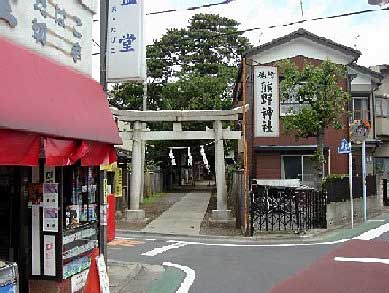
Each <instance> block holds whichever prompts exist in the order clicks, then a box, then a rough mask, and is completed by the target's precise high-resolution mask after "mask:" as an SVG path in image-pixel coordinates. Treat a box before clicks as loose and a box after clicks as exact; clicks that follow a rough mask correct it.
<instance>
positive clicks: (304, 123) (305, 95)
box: [278, 60, 350, 166]
mask: <svg viewBox="0 0 389 293" xmlns="http://www.w3.org/2000/svg"><path fill="white" fill-rule="evenodd" d="M278 65H279V67H280V69H281V72H282V73H283V80H282V81H281V85H280V88H281V98H282V99H284V100H287V99H289V98H290V97H291V96H293V97H294V98H295V99H296V100H297V101H298V103H300V104H301V105H302V107H301V110H300V111H299V112H297V113H296V112H295V113H291V115H286V116H285V117H284V120H283V126H284V128H285V130H286V131H287V132H289V133H291V134H294V135H295V136H296V138H297V139H299V138H308V137H316V139H317V145H318V150H317V159H318V161H319V162H320V163H321V165H322V166H323V164H324V162H325V161H324V155H323V149H324V132H325V129H327V128H329V127H333V128H335V129H340V128H342V127H343V124H344V121H345V119H344V117H345V113H346V105H347V102H348V101H349V98H350V97H349V94H348V93H347V92H346V91H344V90H343V89H342V88H341V86H340V81H341V80H342V79H345V78H346V68H345V67H344V66H341V65H337V64H334V63H332V62H330V61H328V60H327V61H323V62H322V63H321V64H320V65H318V66H314V65H311V64H308V63H306V64H304V66H303V68H302V69H301V70H299V69H298V68H297V66H296V65H295V64H294V63H292V62H290V61H282V62H280V63H279V64H278Z"/></svg>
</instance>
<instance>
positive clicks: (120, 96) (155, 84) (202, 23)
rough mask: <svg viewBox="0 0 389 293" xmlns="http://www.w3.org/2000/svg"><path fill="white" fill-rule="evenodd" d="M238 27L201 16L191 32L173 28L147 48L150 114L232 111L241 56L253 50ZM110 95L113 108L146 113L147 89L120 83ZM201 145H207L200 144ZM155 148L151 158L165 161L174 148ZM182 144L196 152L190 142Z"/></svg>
mask: <svg viewBox="0 0 389 293" xmlns="http://www.w3.org/2000/svg"><path fill="white" fill-rule="evenodd" d="M238 25H239V23H238V22H237V21H235V20H233V19H229V18H225V17H221V16H219V15H213V14H196V15H194V16H193V17H192V18H191V19H190V20H189V24H188V26H187V27H186V28H182V29H176V28H173V29H169V30H167V32H166V33H165V34H164V35H163V36H162V37H161V38H160V39H159V40H155V41H154V42H153V44H152V45H150V46H148V47H147V54H146V55H147V76H148V85H147V90H148V93H147V109H148V110H159V109H161V110H214V109H215V110H216V109H218V110H220V109H231V106H232V97H231V96H232V95H231V94H232V89H233V85H234V82H235V78H236V75H237V65H238V63H239V61H240V56H241V54H242V53H243V52H244V51H245V50H247V49H248V48H250V47H251V45H250V43H249V41H248V39H247V38H245V37H242V36H241V35H240V34H239V33H238V32H237V31H238ZM110 96H111V98H110V104H111V105H113V106H115V107H117V108H119V109H133V110H141V109H142V99H143V85H141V84H135V83H129V82H126V83H122V84H116V85H115V86H114V88H113V90H112V91H111V93H110ZM163 126H166V125H163V124H162V123H161V124H159V125H153V129H156V128H158V127H160V128H163ZM195 126H197V129H199V128H198V127H203V128H204V127H205V124H204V123H202V124H201V123H191V127H190V128H191V129H193V128H194V127H195ZM183 127H184V129H187V127H186V126H185V125H184V126H183ZM202 143H203V144H204V143H205V142H202V141H197V142H196V143H195V144H196V145H197V146H198V145H199V144H202ZM152 144H153V145H154V147H153V148H150V149H149V151H148V159H151V160H154V161H160V160H161V157H162V158H164V157H167V145H169V143H167V142H162V141H161V142H152ZM178 144H179V142H176V143H175V145H178ZM183 144H185V145H186V146H192V148H193V149H195V145H190V144H189V142H183ZM158 156H159V157H158Z"/></svg>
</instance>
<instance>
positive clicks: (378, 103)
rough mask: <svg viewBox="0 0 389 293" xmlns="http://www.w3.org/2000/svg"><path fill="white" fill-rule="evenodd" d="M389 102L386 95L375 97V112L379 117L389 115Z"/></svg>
mask: <svg viewBox="0 0 389 293" xmlns="http://www.w3.org/2000/svg"><path fill="white" fill-rule="evenodd" d="M388 107H389V103H388V99H387V98H386V97H376V98H375V114H376V116H378V117H388V112H389V109H388Z"/></svg>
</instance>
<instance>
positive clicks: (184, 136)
mask: <svg viewBox="0 0 389 293" xmlns="http://www.w3.org/2000/svg"><path fill="white" fill-rule="evenodd" d="M243 110H244V107H238V108H235V109H233V110H191V111H179V110H173V111H132V110H112V112H113V114H114V116H115V117H117V118H118V120H119V130H120V133H121V136H122V139H123V141H124V143H126V142H128V141H131V142H132V173H131V187H130V209H129V210H127V211H126V219H127V221H130V222H132V221H142V220H144V216H145V214H144V211H143V210H139V203H140V198H141V192H142V175H143V174H142V171H141V170H142V164H144V162H142V143H143V142H144V141H147V140H198V139H212V140H215V175H216V187H217V210H214V211H212V218H213V220H214V221H218V222H228V221H229V220H230V219H231V215H230V214H231V211H230V210H228V209H227V186H226V178H225V162H224V143H223V140H225V139H234V140H235V139H236V140H239V139H241V131H232V130H230V129H229V128H227V129H223V124H222V121H237V120H238V119H239V114H241V113H243ZM246 111H247V106H246ZM157 121H158V122H173V130H172V131H150V129H146V128H145V126H144V125H145V123H147V122H157ZM184 121H213V129H209V128H206V130H205V131H182V127H181V122H184ZM129 123H132V124H133V127H132V128H131V127H128V126H129V125H128V124H129ZM129 145H131V143H130V144H129Z"/></svg>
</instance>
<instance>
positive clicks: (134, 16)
mask: <svg viewBox="0 0 389 293" xmlns="http://www.w3.org/2000/svg"><path fill="white" fill-rule="evenodd" d="M143 6H144V0H110V1H109V7H108V9H109V16H108V38H107V81H108V82H121V81H126V80H134V81H144V80H145V79H146V53H145V52H146V46H145V39H144V27H143V19H144V10H143Z"/></svg>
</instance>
